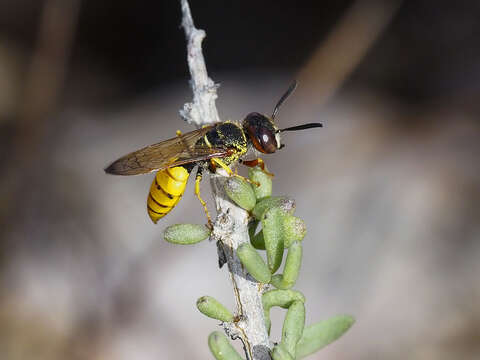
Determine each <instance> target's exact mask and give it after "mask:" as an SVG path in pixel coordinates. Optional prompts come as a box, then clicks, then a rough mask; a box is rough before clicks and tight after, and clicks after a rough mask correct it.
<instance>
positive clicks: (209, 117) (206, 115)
mask: <svg viewBox="0 0 480 360" xmlns="http://www.w3.org/2000/svg"><path fill="white" fill-rule="evenodd" d="M181 5H182V27H183V29H184V30H185V37H186V40H187V61H188V68H189V70H190V77H191V80H190V86H191V87H192V91H193V102H191V103H186V104H185V105H184V106H183V109H182V110H180V115H181V116H182V118H183V119H184V120H185V121H187V122H188V123H189V124H195V125H196V126H197V127H201V126H202V125H205V124H212V123H216V122H219V121H220V118H219V117H218V111H217V108H216V107H215V99H216V98H217V87H218V85H216V84H215V83H214V82H213V80H212V79H210V78H209V77H208V74H207V67H206V65H205V60H204V58H203V53H202V41H203V39H204V38H205V31H203V30H201V29H197V28H196V27H195V25H194V23H193V19H192V14H191V12H190V6H189V5H188V1H187V0H181Z"/></svg>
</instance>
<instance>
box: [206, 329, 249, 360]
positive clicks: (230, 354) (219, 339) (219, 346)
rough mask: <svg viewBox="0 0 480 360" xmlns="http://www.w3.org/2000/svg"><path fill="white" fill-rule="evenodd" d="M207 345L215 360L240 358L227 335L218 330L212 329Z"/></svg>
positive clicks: (240, 359)
mask: <svg viewBox="0 0 480 360" xmlns="http://www.w3.org/2000/svg"><path fill="white" fill-rule="evenodd" d="M208 347H209V348H210V351H211V352H212V354H213V356H214V357H215V359H217V360H242V357H241V356H240V355H239V354H238V352H237V350H235V349H234V348H233V346H232V345H231V344H230V341H229V340H228V339H227V337H226V336H225V335H224V334H222V333H221V332H220V331H214V332H212V333H211V334H210V336H209V337H208Z"/></svg>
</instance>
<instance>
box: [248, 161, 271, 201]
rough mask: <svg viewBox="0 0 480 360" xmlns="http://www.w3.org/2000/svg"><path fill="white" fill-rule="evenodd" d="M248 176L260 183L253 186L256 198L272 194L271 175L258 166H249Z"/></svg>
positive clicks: (259, 198)
mask: <svg viewBox="0 0 480 360" xmlns="http://www.w3.org/2000/svg"><path fill="white" fill-rule="evenodd" d="M248 178H249V179H250V180H252V181H255V182H257V183H259V184H260V186H253V191H254V193H255V197H256V198H257V200H261V199H264V198H266V197H269V196H271V195H272V177H271V176H269V175H267V174H266V173H265V172H264V171H262V169H261V168H260V167H258V166H257V167H254V168H250V169H249V170H248Z"/></svg>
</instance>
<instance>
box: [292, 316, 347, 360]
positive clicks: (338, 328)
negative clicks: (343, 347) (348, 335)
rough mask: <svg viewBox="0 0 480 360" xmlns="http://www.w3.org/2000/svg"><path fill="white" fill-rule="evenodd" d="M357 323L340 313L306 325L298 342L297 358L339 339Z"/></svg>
mask: <svg viewBox="0 0 480 360" xmlns="http://www.w3.org/2000/svg"><path fill="white" fill-rule="evenodd" d="M354 323H355V319H354V318H353V317H351V316H349V315H338V316H334V317H332V318H330V319H328V320H324V321H320V322H318V323H315V324H312V325H310V326H307V327H305V329H304V331H303V335H302V338H301V339H300V341H299V342H298V344H297V348H296V359H302V358H304V357H305V356H307V355H310V354H313V353H314V352H317V351H318V350H320V349H322V348H323V347H325V346H327V345H328V344H330V343H332V342H334V341H335V340H337V339H338V338H339V337H340V336H342V335H343V334H344V333H345V332H346V331H347V330H348V329H350V327H351V326H352V325H353V324H354Z"/></svg>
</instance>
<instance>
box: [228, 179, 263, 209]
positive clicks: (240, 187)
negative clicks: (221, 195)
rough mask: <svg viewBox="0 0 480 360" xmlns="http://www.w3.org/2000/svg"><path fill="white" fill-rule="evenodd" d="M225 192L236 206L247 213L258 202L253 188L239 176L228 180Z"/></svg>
mask: <svg viewBox="0 0 480 360" xmlns="http://www.w3.org/2000/svg"><path fill="white" fill-rule="evenodd" d="M225 192H226V193H227V195H228V197H229V198H230V199H231V200H232V201H233V202H234V203H235V204H237V205H238V206H240V207H241V208H242V209H245V210H247V211H250V210H252V209H253V207H254V206H255V203H256V202H257V199H256V197H255V192H254V191H253V189H252V186H251V185H250V184H249V183H247V182H246V181H245V180H243V179H241V178H239V177H237V176H232V177H229V178H228V179H227V181H226V182H225Z"/></svg>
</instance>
